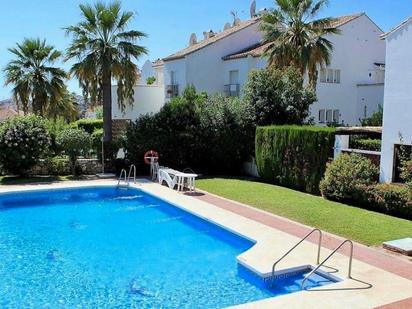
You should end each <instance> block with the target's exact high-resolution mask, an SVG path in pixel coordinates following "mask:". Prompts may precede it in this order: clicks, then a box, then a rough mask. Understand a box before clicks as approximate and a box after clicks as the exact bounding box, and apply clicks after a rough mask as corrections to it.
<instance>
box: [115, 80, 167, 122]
mask: <svg viewBox="0 0 412 309" xmlns="http://www.w3.org/2000/svg"><path fill="white" fill-rule="evenodd" d="M112 97H113V98H112V102H113V103H112V117H113V119H114V120H115V119H130V120H136V119H137V118H139V117H140V116H141V115H145V114H151V113H157V112H158V111H159V110H160V109H161V108H162V106H163V105H164V103H165V100H164V87H163V86H148V85H137V86H135V88H134V103H133V105H132V106H127V107H126V109H125V111H124V112H122V111H121V110H120V109H119V106H118V104H117V86H113V87H112Z"/></svg>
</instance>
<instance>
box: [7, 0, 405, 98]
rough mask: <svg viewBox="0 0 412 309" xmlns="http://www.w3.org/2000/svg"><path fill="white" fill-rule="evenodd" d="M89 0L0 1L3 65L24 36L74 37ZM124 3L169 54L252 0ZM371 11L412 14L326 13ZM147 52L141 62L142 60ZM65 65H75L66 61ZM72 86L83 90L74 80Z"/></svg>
mask: <svg viewBox="0 0 412 309" xmlns="http://www.w3.org/2000/svg"><path fill="white" fill-rule="evenodd" d="M84 2H91V3H94V1H87V0H10V1H6V0H0V11H1V12H2V14H1V21H0V68H1V69H3V68H4V67H5V65H6V64H7V62H8V61H9V60H10V59H11V56H10V53H9V52H8V51H7V48H8V47H12V46H14V44H15V43H16V42H19V41H21V40H22V39H23V38H25V37H40V38H46V39H47V41H48V42H49V43H51V44H53V45H55V46H56V47H57V48H58V49H59V50H64V49H65V48H66V47H67V45H68V44H69V42H70V39H69V38H68V37H66V36H65V34H64V31H63V30H62V28H63V27H65V26H68V25H72V24H75V23H76V22H77V21H78V20H79V17H80V13H79V9H78V4H80V3H84ZM122 3H123V7H124V8H125V9H127V10H131V11H134V12H136V13H137V15H136V18H135V20H134V21H133V23H132V28H135V29H139V30H142V31H144V32H146V33H147V34H148V36H149V37H148V38H147V39H144V40H143V41H142V44H143V45H145V46H146V47H147V48H148V49H149V51H150V54H149V58H150V59H152V60H155V59H157V58H161V57H165V56H167V55H168V54H171V53H173V52H175V51H177V50H179V49H181V48H183V47H185V46H186V45H187V43H188V40H189V35H190V33H192V32H195V33H197V34H198V37H199V36H200V35H201V34H202V32H203V31H205V30H209V29H213V30H214V31H217V30H221V29H222V28H223V25H224V24H225V23H226V22H228V21H230V20H231V16H230V11H231V10H235V11H237V12H238V15H239V17H241V18H242V19H246V18H247V17H248V15H249V4H250V0H208V1H199V0H174V1H170V0H152V1H150V0H149V1H147V0H123V1H122ZM273 5H274V1H273V0H257V7H258V8H263V7H273ZM357 12H366V13H367V14H368V15H369V16H370V17H371V18H372V19H373V20H374V21H375V22H376V23H377V24H378V25H379V26H380V27H381V28H382V29H383V30H384V31H387V30H389V29H390V28H393V27H394V26H396V25H397V24H399V23H400V22H402V21H403V20H405V19H406V18H407V17H409V16H410V15H412V1H411V0H330V3H329V6H328V7H327V8H326V9H325V10H324V11H323V12H322V15H323V16H341V15H347V14H352V13H357ZM146 59H147V57H144V58H142V59H141V60H140V61H139V62H140V63H143V62H144V61H145V60H146ZM62 66H63V67H64V68H66V69H68V68H69V66H70V64H68V63H66V64H62ZM3 77H4V73H3V72H0V99H5V98H8V97H10V87H4V78H3ZM69 87H70V89H71V90H73V91H76V92H79V93H80V91H79V89H78V87H77V82H76V81H75V80H73V81H70V82H69Z"/></svg>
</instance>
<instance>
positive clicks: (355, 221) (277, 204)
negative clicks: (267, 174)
mask: <svg viewBox="0 0 412 309" xmlns="http://www.w3.org/2000/svg"><path fill="white" fill-rule="evenodd" d="M196 185H197V187H198V188H200V189H202V190H205V191H208V192H210V193H213V194H216V195H219V196H222V197H225V198H228V199H231V200H235V201H238V202H241V203H244V204H248V205H250V206H253V207H256V208H259V209H263V210H266V211H268V212H271V213H273V214H276V215H279V216H282V217H285V218H289V219H291V220H294V221H297V222H300V223H303V224H306V225H309V226H312V227H316V228H320V229H322V230H324V231H327V232H331V233H334V234H336V235H340V236H342V237H346V238H349V239H352V240H356V241H358V242H360V243H363V244H365V245H369V246H372V245H380V244H381V243H382V242H384V241H387V240H393V239H399V238H404V237H412V221H408V220H403V219H399V218H395V217H391V216H387V215H384V214H379V213H375V212H371V211H368V210H364V209H360V208H356V207H351V206H348V205H345V204H341V203H335V202H331V201H327V200H325V199H323V198H321V197H317V196H313V195H309V194H305V193H301V192H297V191H293V190H290V189H286V188H282V187H278V186H274V185H270V184H264V183H260V182H256V181H251V180H244V179H231V178H211V179H200V180H199V181H197V182H196Z"/></svg>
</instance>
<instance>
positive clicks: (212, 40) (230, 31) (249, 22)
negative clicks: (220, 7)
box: [163, 17, 261, 61]
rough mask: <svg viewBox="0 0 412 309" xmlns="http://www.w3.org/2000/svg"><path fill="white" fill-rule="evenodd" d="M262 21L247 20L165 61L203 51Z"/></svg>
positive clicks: (257, 19) (259, 18)
mask: <svg viewBox="0 0 412 309" xmlns="http://www.w3.org/2000/svg"><path fill="white" fill-rule="evenodd" d="M260 20H261V17H255V18H252V19H248V20H245V21H243V22H242V23H241V24H240V25H237V26H233V27H231V28H229V29H227V30H223V31H220V32H217V33H215V35H214V36H212V37H210V38H208V39H204V40H202V41H199V42H198V43H196V44H194V45H192V46H187V47H185V48H183V49H181V50H180V51H178V52H176V53H174V54H172V55H170V56H167V57H165V58H163V60H164V61H170V60H175V59H180V58H183V57H185V56H186V55H188V54H191V53H194V52H195V51H197V50H199V49H202V48H204V47H206V46H209V45H210V44H213V43H215V42H217V41H220V40H221V39H223V38H226V37H227V36H229V35H232V34H234V33H236V32H238V31H240V30H243V29H245V28H247V27H250V26H252V25H254V24H256V23H257V22H259V21H260Z"/></svg>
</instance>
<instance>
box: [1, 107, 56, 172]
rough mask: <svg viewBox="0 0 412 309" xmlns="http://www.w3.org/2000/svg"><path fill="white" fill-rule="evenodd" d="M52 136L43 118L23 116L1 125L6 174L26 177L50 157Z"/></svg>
mask: <svg viewBox="0 0 412 309" xmlns="http://www.w3.org/2000/svg"><path fill="white" fill-rule="evenodd" d="M50 145H51V139H50V135H49V134H48V133H47V128H46V124H45V121H44V120H43V118H41V117H38V116H33V115H31V116H22V117H16V118H13V119H9V120H6V121H5V122H3V123H2V124H1V125H0V149H1V151H0V163H1V165H2V167H3V169H4V170H5V172H8V173H11V174H16V175H26V174H27V173H29V171H30V169H31V168H32V167H33V166H34V165H35V164H36V163H37V162H38V161H39V159H41V158H45V157H47V155H48V152H49V147H50Z"/></svg>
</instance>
